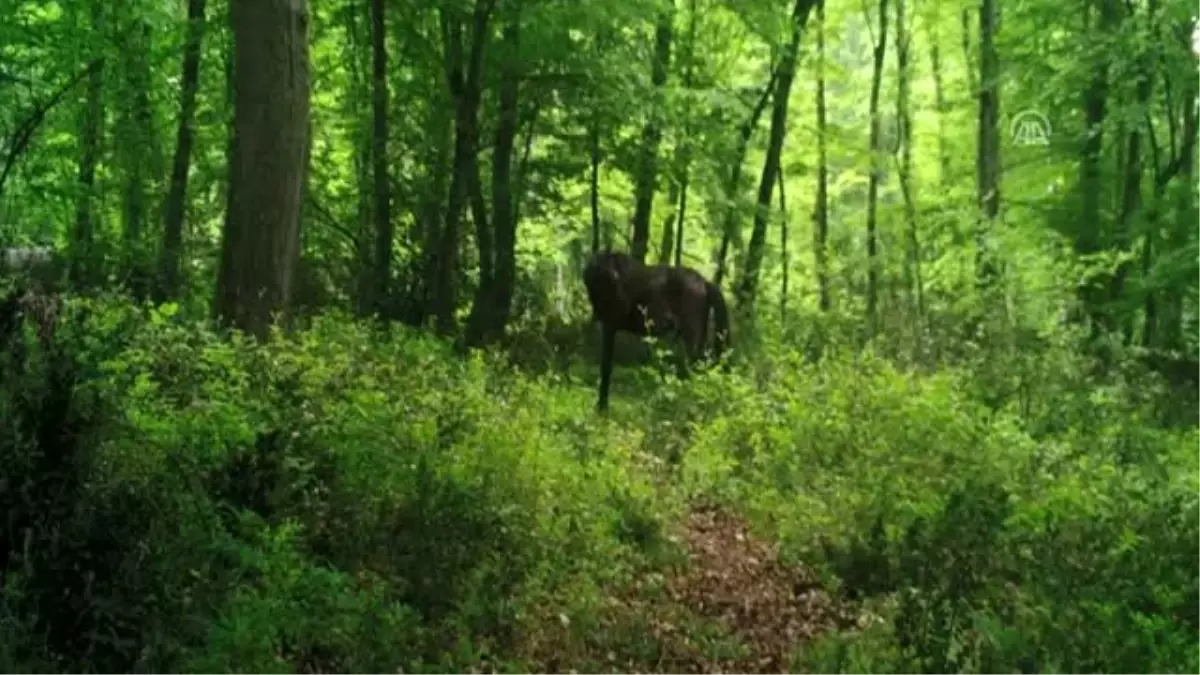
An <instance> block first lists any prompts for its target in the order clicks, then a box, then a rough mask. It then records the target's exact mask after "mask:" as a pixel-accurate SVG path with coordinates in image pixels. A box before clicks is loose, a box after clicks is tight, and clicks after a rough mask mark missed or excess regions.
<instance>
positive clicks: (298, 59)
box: [214, 0, 310, 338]
mask: <svg viewBox="0 0 1200 675" xmlns="http://www.w3.org/2000/svg"><path fill="white" fill-rule="evenodd" d="M231 11H232V15H233V40H234V72H233V75H234V87H235V96H234V120H233V133H234V140H233V158H232V159H233V161H232V163H231V165H230V170H229V182H230V188H231V190H230V195H231V198H230V201H231V203H230V208H229V211H228V213H227V214H226V217H225V228H224V233H223V237H222V244H221V267H220V271H219V273H218V276H217V294H216V295H217V297H216V302H215V304H214V308H215V310H216V315H217V318H218V319H220V320H221V321H223V322H225V323H227V324H229V325H232V326H233V327H235V328H239V329H242V330H244V331H246V332H248V333H251V334H253V335H256V336H258V337H260V338H261V337H265V336H266V335H267V334H268V330H269V327H270V325H271V321H272V319H273V316H272V315H273V314H274V313H275V312H278V311H282V310H285V309H286V308H287V304H288V301H289V296H290V294H291V286H292V272H293V268H294V266H295V263H296V260H297V258H298V256H299V243H300V236H299V235H300V212H301V206H302V204H303V195H304V183H305V179H306V174H307V169H308V158H309V150H310V144H309V140H308V139H309V132H310V129H309V105H310V104H309V63H308V25H309V22H310V17H309V12H308V3H307V2H306V0H239V1H238V2H235V3H233V6H232V8H231Z"/></svg>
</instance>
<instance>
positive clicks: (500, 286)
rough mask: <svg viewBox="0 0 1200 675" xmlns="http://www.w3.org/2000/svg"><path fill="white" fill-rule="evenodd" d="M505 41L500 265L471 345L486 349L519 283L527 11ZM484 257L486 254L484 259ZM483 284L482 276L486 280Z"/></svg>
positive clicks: (479, 308) (475, 311)
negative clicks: (517, 175)
mask: <svg viewBox="0 0 1200 675" xmlns="http://www.w3.org/2000/svg"><path fill="white" fill-rule="evenodd" d="M508 11H509V16H508V19H507V21H506V22H505V24H504V31H503V36H502V43H501V44H502V47H503V53H502V55H501V72H500V83H499V92H498V95H497V99H498V102H499V105H498V110H497V121H496V136H495V142H494V144H493V150H492V223H493V227H494V231H495V238H494V240H493V242H492V244H493V246H494V253H493V255H494V259H493V262H492V263H491V264H490V267H491V270H492V275H493V277H492V280H491V283H490V284H488V285H487V286H486V287H485V286H483V285H482V284H481V285H480V288H479V290H478V291H477V293H476V295H475V303H474V305H473V306H472V308H471V320H470V322H469V324H468V325H470V326H471V329H468V331H467V340H468V342H469V343H470V344H482V343H483V342H490V341H493V340H496V339H499V338H500V337H501V336H503V335H504V329H505V326H506V325H507V324H508V316H509V312H510V311H511V309H512V298H513V286H514V284H515V283H516V271H517V263H516V245H517V222H516V216H517V212H516V202H515V199H514V194H513V192H514V190H513V180H512V173H513V172H512V165H513V161H512V158H513V148H514V146H515V144H516V138H517V128H518V124H517V123H518V119H517V113H518V93H519V86H520V81H521V72H520V65H521V54H520V47H521V7H520V3H519V2H514V3H512V5H511V6H510V8H509V10H508ZM482 255H483V251H482V249H481V250H480V256H482ZM481 278H482V274H481Z"/></svg>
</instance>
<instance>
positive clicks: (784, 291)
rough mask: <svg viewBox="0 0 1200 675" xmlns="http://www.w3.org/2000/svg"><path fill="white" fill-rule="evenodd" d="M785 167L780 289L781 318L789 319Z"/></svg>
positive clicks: (780, 193)
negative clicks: (781, 278)
mask: <svg viewBox="0 0 1200 675" xmlns="http://www.w3.org/2000/svg"><path fill="white" fill-rule="evenodd" d="M783 183H784V179H783V169H782V168H781V169H780V170H779V269H780V271H782V272H783V280H782V283H781V285H780V289H779V320H780V322H786V321H787V301H788V265H789V261H788V246H787V245H788V212H787V199H786V198H785V197H784V192H783Z"/></svg>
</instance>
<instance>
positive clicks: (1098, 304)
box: [1075, 0, 1117, 329]
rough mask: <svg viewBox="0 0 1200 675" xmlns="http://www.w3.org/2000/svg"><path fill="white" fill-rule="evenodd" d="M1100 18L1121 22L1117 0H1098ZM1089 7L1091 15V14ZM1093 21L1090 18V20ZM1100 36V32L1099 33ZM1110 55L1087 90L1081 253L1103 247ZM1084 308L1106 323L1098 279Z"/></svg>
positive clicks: (1106, 27)
mask: <svg viewBox="0 0 1200 675" xmlns="http://www.w3.org/2000/svg"><path fill="white" fill-rule="evenodd" d="M1095 7H1096V9H1098V10H1099V15H1100V16H1099V21H1098V24H1097V25H1096V27H1095V31H1097V32H1098V33H1100V34H1101V35H1107V34H1109V32H1110V31H1111V30H1112V29H1113V28H1114V27H1115V25H1116V22H1117V4H1116V0H1095ZM1091 14H1092V12H1091V9H1090V8H1089V11H1088V17H1089V19H1090V17H1091ZM1089 23H1090V21H1089ZM1097 37H1099V36H1097ZM1108 67H1109V58H1108V57H1107V56H1103V57H1100V58H1099V59H1098V60H1097V62H1096V63H1095V65H1093V67H1092V76H1091V79H1090V81H1089V82H1088V86H1087V89H1086V90H1085V91H1084V94H1083V113H1084V134H1085V135H1084V141H1083V150H1082V153H1081V155H1082V156H1081V157H1080V162H1079V198H1080V207H1081V209H1080V211H1081V213H1080V221H1079V222H1080V226H1079V229H1078V232H1077V234H1076V237H1075V252H1076V253H1077V254H1079V255H1081V256H1086V255H1091V254H1094V253H1097V252H1098V251H1099V250H1100V244H1101V238H1100V233H1101V231H1102V230H1103V222H1104V219H1103V217H1102V210H1101V195H1102V191H1103V182H1102V169H1101V164H1100V160H1101V156H1102V154H1103V150H1104V120H1105V116H1106V108H1107V105H1108ZM1080 300H1081V302H1082V304H1083V308H1084V311H1085V312H1086V313H1087V315H1088V316H1089V317H1090V318H1091V320H1092V326H1093V329H1099V328H1100V327H1101V326H1102V325H1103V324H1104V323H1105V320H1104V317H1103V314H1104V310H1103V306H1104V301H1103V295H1102V293H1101V291H1100V288H1099V286H1098V285H1097V282H1096V281H1095V280H1090V281H1088V282H1087V283H1085V284H1084V285H1083V286H1081V287H1080Z"/></svg>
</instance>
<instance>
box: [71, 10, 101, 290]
mask: <svg viewBox="0 0 1200 675" xmlns="http://www.w3.org/2000/svg"><path fill="white" fill-rule="evenodd" d="M105 6H106V5H105V3H103V2H101V0H92V3H91V34H92V39H93V40H94V42H95V44H97V45H101V44H103V36H104V8H105ZM81 126H82V129H81V133H80V135H79V145H80V157H79V177H78V180H77V184H78V187H79V195H78V197H77V198H76V199H77V201H76V202H75V227H74V231H73V232H72V237H71V249H72V251H71V269H70V279H71V283H72V284H74V285H75V286H84V285H88V284H91V283H92V282H94V281H95V277H96V272H97V268H98V266H97V264H96V263H97V261H96V259H95V256H96V251H95V238H96V227H95V220H94V219H95V215H94V210H93V208H92V200H93V199H94V196H95V195H94V191H95V186H96V165H97V164H99V162H100V152H101V148H100V145H101V136H102V134H103V131H104V61H103V60H101V61H99V62H98V63H97V65H96V67H95V68H93V69H92V71H91V72H90V73H88V79H87V102H86V103H85V104H84V113H83V120H82V125H81Z"/></svg>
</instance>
